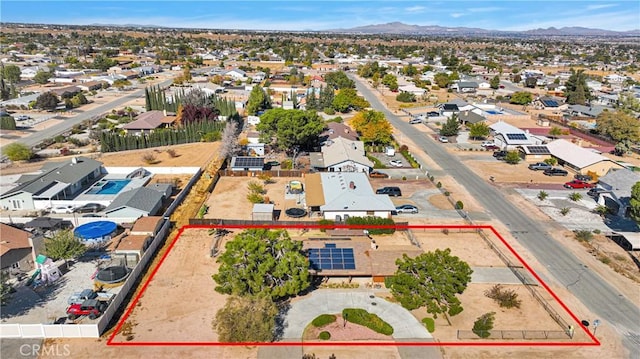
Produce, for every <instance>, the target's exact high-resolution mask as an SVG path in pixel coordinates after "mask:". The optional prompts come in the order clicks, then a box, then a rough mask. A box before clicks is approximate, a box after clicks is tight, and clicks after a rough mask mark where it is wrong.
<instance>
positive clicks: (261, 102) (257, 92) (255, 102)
mask: <svg viewBox="0 0 640 359" xmlns="http://www.w3.org/2000/svg"><path fill="white" fill-rule="evenodd" d="M269 108H271V100H270V99H269V95H267V94H266V93H265V92H264V90H263V89H262V87H260V86H257V85H256V86H254V87H253V89H252V90H251V93H250V94H249V100H248V101H247V112H248V113H249V115H252V116H253V115H255V114H256V113H257V112H258V111H261V110H266V109H269Z"/></svg>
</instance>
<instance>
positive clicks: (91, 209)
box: [76, 203, 107, 213]
mask: <svg viewBox="0 0 640 359" xmlns="http://www.w3.org/2000/svg"><path fill="white" fill-rule="evenodd" d="M105 208H107V207H105V206H103V205H101V204H100V203H87V204H85V205H84V206H82V207H78V208H76V212H78V213H96V212H100V211H102V210H103V209H105Z"/></svg>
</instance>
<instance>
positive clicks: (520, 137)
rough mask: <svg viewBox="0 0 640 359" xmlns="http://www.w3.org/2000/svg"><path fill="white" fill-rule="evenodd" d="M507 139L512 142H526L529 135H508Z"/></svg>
mask: <svg viewBox="0 0 640 359" xmlns="http://www.w3.org/2000/svg"><path fill="white" fill-rule="evenodd" d="M507 138H508V139H510V140H526V139H527V135H525V134H524V133H507Z"/></svg>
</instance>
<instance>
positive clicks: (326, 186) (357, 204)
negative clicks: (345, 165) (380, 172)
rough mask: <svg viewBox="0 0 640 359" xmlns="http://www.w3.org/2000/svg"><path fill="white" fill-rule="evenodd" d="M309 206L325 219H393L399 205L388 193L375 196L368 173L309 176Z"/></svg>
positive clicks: (307, 194)
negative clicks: (396, 204)
mask: <svg viewBox="0 0 640 359" xmlns="http://www.w3.org/2000/svg"><path fill="white" fill-rule="evenodd" d="M305 185H306V188H307V190H306V199H305V201H306V205H307V207H309V210H310V211H312V212H320V213H321V214H322V216H323V217H324V218H325V219H330V220H337V221H342V220H343V219H346V218H348V217H381V218H390V217H391V213H392V212H393V211H395V206H394V204H393V202H391V199H389V196H388V195H386V194H375V193H374V192H373V189H372V188H371V184H370V183H369V178H368V177H367V174H365V173H362V172H360V173H358V172H341V173H336V172H324V173H313V174H310V175H307V176H306V177H305Z"/></svg>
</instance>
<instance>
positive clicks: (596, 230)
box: [593, 228, 602, 234]
mask: <svg viewBox="0 0 640 359" xmlns="http://www.w3.org/2000/svg"><path fill="white" fill-rule="evenodd" d="M600 233H602V231H601V230H599V229H597V228H596V229H594V230H593V234H600Z"/></svg>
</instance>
